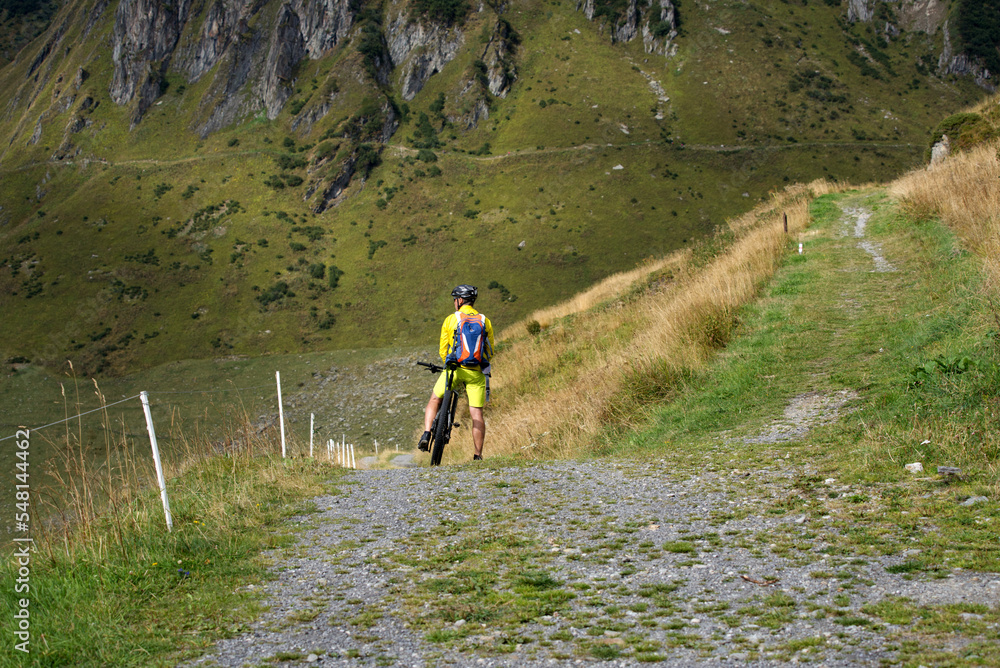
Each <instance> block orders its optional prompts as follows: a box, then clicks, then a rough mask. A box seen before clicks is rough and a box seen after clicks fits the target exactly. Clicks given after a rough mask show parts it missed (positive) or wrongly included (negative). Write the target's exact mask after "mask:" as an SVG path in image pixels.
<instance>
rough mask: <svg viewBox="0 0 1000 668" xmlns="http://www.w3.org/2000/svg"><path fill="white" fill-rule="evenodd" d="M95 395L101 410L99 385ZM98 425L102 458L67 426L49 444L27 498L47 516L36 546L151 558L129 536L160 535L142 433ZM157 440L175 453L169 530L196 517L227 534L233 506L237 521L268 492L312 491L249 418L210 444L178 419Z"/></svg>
mask: <svg viewBox="0 0 1000 668" xmlns="http://www.w3.org/2000/svg"><path fill="white" fill-rule="evenodd" d="M94 390H95V393H96V394H97V396H98V398H99V400H100V401H101V404H102V405H106V401H105V397H104V395H103V393H102V392H101V390H100V388H99V387H98V386H97V382H96V381H94ZM67 408H68V407H67ZM99 419H100V421H101V423H102V425H103V429H102V432H103V433H104V441H105V442H104V444H103V445H104V453H103V455H101V456H99V457H95V456H94V453H93V452H91V451H90V448H88V445H87V444H85V443H84V440H85V439H84V438H83V435H82V433H81V432H77V433H74V431H73V429H71V428H70V426H69V423H67V426H66V429H65V430H64V434H63V435H62V436H61V437H60V441H61V442H60V443H58V444H56V443H52V442H50V443H49V445H50V446H51V447H52V450H53V451H54V452H58V453H59V461H57V462H54V465H53V466H51V467H50V469H49V470H48V472H47V473H48V476H49V480H48V482H47V483H46V484H43V485H40V486H38V487H37V488H36V489H37V492H36V496H35V498H34V500H33V502H34V504H35V508H34V510H35V512H34V515H36V516H38V517H44V518H46V519H45V520H44V521H41V522H38V523H36V524H35V525H34V527H35V530H36V531H37V533H36V534H35V539H36V545H37V546H38V548H39V549H40V550H41V551H42V552H43V553H44V554H46V555H47V556H48V557H49V559H50V560H51V561H53V562H54V561H55V560H56V559H57V555H58V556H61V557H65V558H67V559H75V558H80V557H82V556H87V557H88V558H90V559H93V560H97V561H101V560H103V559H107V558H109V557H110V556H111V552H115V553H118V555H120V556H122V557H123V558H126V559H139V560H141V559H143V558H145V557H147V556H148V555H147V554H145V551H146V550H147V549H148V545H143V544H142V543H141V541H135V540H133V538H134V536H136V535H142V534H143V533H144V531H145V530H146V528H148V527H158V528H159V529H160V530H162V531H164V532H165V530H166V521H165V517H164V510H163V507H162V505H161V500H160V496H159V494H158V493H156V491H155V489H156V473H155V470H154V467H153V463H152V461H151V458H150V456H149V443H148V441H146V440H145V438H144V436H145V434H143V435H141V436H138V437H134V436H131V435H130V433H129V429H128V427H127V426H126V425H125V424H124V422H120V423H117V424H116V422H115V421H114V420H113V419H112V417H111V416H110V414H109V412H108V411H107V409H106V408H105V410H103V411H102V412H101V413H100V414H99ZM77 424H79V422H77ZM81 429H82V427H81ZM164 437H166V439H167V440H169V441H171V442H172V443H173V444H174V449H175V452H174V453H173V457H172V458H171V460H170V461H165V462H164V467H163V468H164V476H165V478H166V480H167V486H168V492H169V497H170V500H171V511H172V514H173V516H174V524H175V526H176V525H178V524H179V523H187V522H190V521H191V520H192V519H193V518H197V523H196V524H202V525H204V524H206V523H210V524H212V525H214V527H216V528H217V529H218V528H224V527H227V526H229V525H231V524H232V522H233V519H234V518H233V516H232V509H233V507H238V508H240V509H241V511H242V514H243V515H244V517H245V516H247V515H249V516H256V515H259V514H261V513H262V512H263V509H261V508H260V505H259V503H256V501H259V496H260V494H259V490H260V489H263V488H265V487H272V488H279V489H282V490H284V491H285V493H287V494H288V495H290V496H306V495H307V493H311V494H314V493H318V492H319V488H318V487H317V486H316V485H315V483H314V482H312V481H311V480H310V479H309V478H308V477H307V476H301V475H289V471H288V468H287V467H286V466H285V462H287V461H288V460H283V459H282V458H281V457H280V455H278V454H277V452H276V450H275V447H274V444H275V443H277V442H279V437H278V434H277V429H276V428H275V427H271V428H268V429H265V430H260V429H258V428H257V427H256V426H255V425H254V424H253V420H252V419H251V418H250V416H249V415H247V414H246V413H244V414H243V415H241V416H239V417H237V418H236V419H235V420H234V421H233V422H231V423H229V424H228V425H226V426H225V427H224V428H223V430H222V432H221V434H220V435H219V436H218V437H217V438H216V439H214V440H210V439H208V438H207V437H205V436H204V435H201V434H198V435H195V436H194V437H191V436H189V435H188V434H187V433H186V432H185V430H184V427H183V425H181V424H180V423H179V422H178V421H176V420H175V419H172V420H171V424H170V426H169V428H168V429H166V430H165V433H161V434H160V438H161V439H163V438H164ZM41 438H44V436H42V437H41ZM221 490H224V493H222V492H221Z"/></svg>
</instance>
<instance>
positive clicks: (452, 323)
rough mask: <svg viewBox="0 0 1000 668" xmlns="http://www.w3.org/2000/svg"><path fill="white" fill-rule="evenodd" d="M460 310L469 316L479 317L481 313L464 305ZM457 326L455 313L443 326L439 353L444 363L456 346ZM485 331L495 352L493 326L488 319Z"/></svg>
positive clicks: (445, 320) (446, 319) (491, 348)
mask: <svg viewBox="0 0 1000 668" xmlns="http://www.w3.org/2000/svg"><path fill="white" fill-rule="evenodd" d="M458 310H459V311H461V312H462V313H465V314H468V315H479V311H477V310H476V309H474V308H472V307H471V306H469V305H468V304H462V307H461V308H460V309H458ZM457 325H458V318H456V317H455V314H454V313H452V314H451V315H449V316H448V317H447V318H445V319H444V324H442V325H441V340H440V345H439V350H438V352H439V353H440V354H441V361H442V362H443V361H445V359H447V357H448V353H450V352H451V348H452V346H453V345H454V344H455V327H456V326H457ZM484 329H485V330H486V338H487V339H488V340H489V342H490V350H493V324H492V323H491V322H490V319H489V318H486V327H485V328H484Z"/></svg>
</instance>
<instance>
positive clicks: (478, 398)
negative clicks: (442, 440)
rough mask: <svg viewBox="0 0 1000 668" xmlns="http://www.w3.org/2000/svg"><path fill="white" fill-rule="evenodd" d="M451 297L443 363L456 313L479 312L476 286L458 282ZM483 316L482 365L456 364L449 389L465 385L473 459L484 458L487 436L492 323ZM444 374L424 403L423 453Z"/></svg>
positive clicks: (444, 329)
mask: <svg viewBox="0 0 1000 668" xmlns="http://www.w3.org/2000/svg"><path fill="white" fill-rule="evenodd" d="M451 296H452V297H453V298H454V305H455V313H452V314H451V315H449V316H448V317H447V318H445V319H444V323H443V324H442V325H441V337H440V344H439V353H440V355H441V361H443V362H447V359H448V355H449V353H451V352H452V350H453V348H454V346H455V329H456V327H457V326H458V321H459V313H464V314H467V315H480V313H479V312H478V311H477V310H476V309H474V308H473V307H472V305H473V304H475V303H476V297H478V296H479V291H478V290H477V289H476V288H475V287H473V286H471V285H459V286H457V287H456V288H455V289H454V290H452V291H451ZM483 318H484V320H485V323H484V327H483V329H484V330H485V332H486V337H487V342H485V343H488V347H486V348H485V350H486V355H487V356H486V359H485V363H484V364H483V365H465V366H459V367H458V368H456V369H455V378H454V380H453V381H452V389H454V390H460V389H461V388H462V386H463V385H464V386H465V393H466V395H467V396H468V397H469V414H470V416H471V417H472V444H473V447H474V448H475V453H474V455H473V457H472V458H473V459H474V460H476V459H482V458H483V442H484V441H485V439H486V422H485V420H483V406H484V405H485V403H486V387H487V379H486V376H487V375H488V374H489V357H488V355H489V353H490V351H492V350H493V325H492V323H490V319H489V318H487V317H486V316H483ZM484 372H485V373H484ZM447 373H448V371H447V370H445V371H442V372H441V375H440V376H438V380H437V383H436V384H435V385H434V390H433V391H432V392H431V398H430V400H429V401H428V402H427V408H426V409H425V410H424V433H423V435H422V436H421V437H420V443H419V444H418V446H417V447H418V448H419V449H420V450H422V451H424V452H426V451H427V449H428V446H429V444H430V440H431V425H432V424H433V423H434V416H435V415H437V412H438V409H439V408H440V406H441V398H442V397H443V396H444V384H445V382H446V380H445V376H446V375H447Z"/></svg>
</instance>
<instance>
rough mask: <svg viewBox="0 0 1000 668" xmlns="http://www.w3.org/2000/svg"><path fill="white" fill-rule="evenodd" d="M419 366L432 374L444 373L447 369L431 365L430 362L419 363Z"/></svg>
mask: <svg viewBox="0 0 1000 668" xmlns="http://www.w3.org/2000/svg"><path fill="white" fill-rule="evenodd" d="M417 364H418V365H419V366H422V367H424V368H426V369H427V370H428V371H430V372H431V373H440V372H441V371H444V370H445V368H446V367H443V366H438V365H437V364H431V363H429V362H417Z"/></svg>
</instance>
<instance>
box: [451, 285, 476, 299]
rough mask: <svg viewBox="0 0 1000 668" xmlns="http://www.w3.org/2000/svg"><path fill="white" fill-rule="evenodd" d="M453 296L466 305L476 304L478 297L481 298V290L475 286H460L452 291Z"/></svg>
mask: <svg viewBox="0 0 1000 668" xmlns="http://www.w3.org/2000/svg"><path fill="white" fill-rule="evenodd" d="M451 296H452V297H456V298H458V299H461V300H462V301H464V302H465V303H466V304H474V303H475V301H476V297H478V296H479V290H477V289H476V288H475V286H473V285H459V286H457V287H456V288H455V289H454V290H452V291H451Z"/></svg>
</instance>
